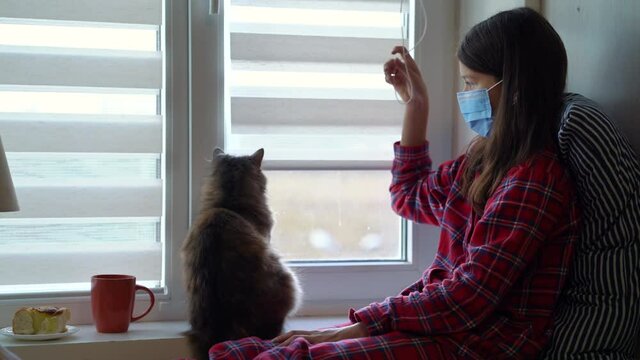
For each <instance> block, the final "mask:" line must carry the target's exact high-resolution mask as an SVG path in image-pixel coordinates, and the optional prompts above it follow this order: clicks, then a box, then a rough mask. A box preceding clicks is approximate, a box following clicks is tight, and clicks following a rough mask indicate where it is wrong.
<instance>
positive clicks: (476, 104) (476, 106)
mask: <svg viewBox="0 0 640 360" xmlns="http://www.w3.org/2000/svg"><path fill="white" fill-rule="evenodd" d="M501 82H502V80H500V81H498V82H497V83H495V84H493V86H492V87H490V88H488V89H479V90H471V91H461V92H459V93H458V105H459V106H460V112H461V113H462V117H463V118H464V121H465V122H466V123H467V125H469V127H470V128H471V130H473V131H475V132H476V133H477V134H478V135H480V136H483V137H487V136H489V133H490V132H491V125H492V124H493V117H492V116H491V102H490V101H489V91H490V90H491V89H493V88H494V87H496V86H497V85H498V84H500V83H501Z"/></svg>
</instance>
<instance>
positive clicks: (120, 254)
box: [0, 0, 164, 295]
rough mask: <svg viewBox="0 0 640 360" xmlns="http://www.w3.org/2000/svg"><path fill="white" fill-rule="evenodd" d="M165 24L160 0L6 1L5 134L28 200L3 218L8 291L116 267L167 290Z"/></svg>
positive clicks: (67, 281)
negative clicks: (164, 265) (164, 248)
mask: <svg viewBox="0 0 640 360" xmlns="http://www.w3.org/2000/svg"><path fill="white" fill-rule="evenodd" d="M162 21H163V3H162V1H161V0H136V1H130V0H109V1H99V0H58V1H48V0H3V1H2V2H0V135H1V136H2V140H3V143H4V145H5V150H6V151H7V158H8V161H9V166H10V169H11V172H12V176H13V180H14V184H15V186H16V193H17V196H18V198H19V201H20V205H21V211H19V212H16V213H0V295H1V294H14V293H20V292H31V291H57V290H74V289H85V290H86V289H88V287H86V283H87V282H88V281H89V280H90V276H91V275H93V274H96V273H105V272H110V273H113V272H117V273H131V274H133V275H136V276H137V277H138V279H139V280H142V281H143V282H145V281H146V282H147V285H152V286H158V285H159V283H160V280H161V272H162V268H161V266H162V265H161V264H162V245H161V243H162V229H163V226H162V215H163V174H162V173H163V144H164V141H163V127H164V111H163V101H162V88H163V81H164V80H163V54H162V51H161V50H162V43H163V36H162V32H161V29H162ZM8 274H12V276H7V275H8Z"/></svg>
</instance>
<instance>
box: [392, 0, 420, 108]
mask: <svg viewBox="0 0 640 360" xmlns="http://www.w3.org/2000/svg"><path fill="white" fill-rule="evenodd" d="M404 1H405V0H400V13H401V14H402V16H403V20H402V27H401V28H400V32H401V33H402V34H401V37H402V47H403V50H402V51H403V55H405V56H406V55H408V54H409V53H411V52H412V51H413V50H414V49H415V48H416V46H418V45H419V44H420V43H421V42H422V40H423V39H424V36H425V35H426V34H427V9H426V8H425V6H424V3H423V1H424V0H416V1H417V2H418V3H419V4H420V9H421V10H422V18H423V19H424V26H423V27H422V33H421V34H420V37H419V38H418V41H417V42H416V43H415V44H414V45H413V47H412V48H411V49H409V50H406V49H407V42H408V41H409V39H408V38H407V37H405V34H406V33H407V32H406V31H405V26H408V24H409V21H408V20H407V21H405V20H404V19H406V18H405V17H404ZM403 63H404V71H405V74H407V81H408V88H409V89H408V90H409V100H407V101H406V102H403V101H402V100H401V99H400V98H399V97H398V92H397V91H395V90H394V91H393V94H394V95H395V97H396V100H397V101H398V103H400V104H403V105H406V104H408V103H410V102H411V100H413V82H412V81H411V76H409V66H408V65H407V62H406V61H403Z"/></svg>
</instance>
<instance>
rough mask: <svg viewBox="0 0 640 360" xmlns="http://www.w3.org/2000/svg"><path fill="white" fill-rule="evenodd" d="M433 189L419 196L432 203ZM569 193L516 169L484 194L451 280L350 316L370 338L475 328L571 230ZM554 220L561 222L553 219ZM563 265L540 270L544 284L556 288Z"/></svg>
mask: <svg viewBox="0 0 640 360" xmlns="http://www.w3.org/2000/svg"><path fill="white" fill-rule="evenodd" d="M538 170H540V169H538ZM542 170H544V169H542ZM425 181H427V182H433V183H436V182H437V181H438V180H437V178H435V179H429V180H425ZM422 186H423V187H427V186H428V185H424V183H423V185H422ZM439 191H440V190H438V191H434V190H432V189H429V195H428V196H427V195H424V196H425V197H426V198H428V199H429V201H430V203H431V204H434V202H436V200H435V199H434V200H431V198H438V199H439V198H440V195H439V194H438V192H439ZM434 192H435V194H434ZM572 193H573V192H572V186H571V185H570V183H568V181H567V180H566V179H556V178H555V177H554V176H550V175H549V174H547V173H545V172H544V171H530V170H524V171H522V172H521V173H519V174H516V175H515V176H514V177H510V178H509V179H508V180H507V181H505V182H503V184H502V185H501V186H500V187H499V188H498V189H496V191H495V192H494V194H493V195H492V197H491V198H490V199H489V201H488V203H487V206H486V207H485V212H484V214H483V215H482V218H481V219H480V220H478V222H477V223H476V225H475V229H474V231H473V234H472V235H471V237H470V239H469V244H468V246H467V249H466V251H467V257H466V262H465V263H463V264H461V265H460V266H458V267H457V268H456V270H455V271H454V272H453V275H452V277H451V278H449V279H446V280H444V281H442V282H439V283H433V284H426V285H425V286H424V288H423V289H422V291H414V292H411V293H408V294H407V293H403V294H401V295H400V296H396V297H389V298H387V299H386V300H385V301H383V302H380V303H373V304H371V305H369V306H367V307H365V308H362V309H360V310H358V311H356V312H352V313H351V314H350V318H351V321H353V322H363V323H365V324H366V326H367V328H368V330H369V333H370V334H371V335H379V334H384V333H387V332H390V331H394V330H399V331H406V332H413V333H417V334H424V335H429V334H446V333H453V332H459V331H465V330H468V329H471V328H473V327H475V326H477V325H478V324H480V322H481V321H482V320H483V319H484V318H485V317H487V316H488V315H489V314H491V313H493V311H494V309H495V308H496V306H497V305H498V304H499V303H500V302H501V300H502V299H503V297H504V295H505V294H506V293H507V292H508V291H509V290H510V288H511V286H512V285H513V284H514V283H516V281H517V279H518V278H519V277H520V275H521V274H522V273H523V271H524V270H525V268H526V267H527V265H528V264H530V263H531V262H532V260H533V259H534V257H535V256H536V253H537V252H538V250H539V249H540V246H541V244H542V243H543V242H544V241H545V240H546V239H547V238H548V237H549V236H550V235H552V234H554V233H555V232H557V231H566V229H567V227H571V228H572V229H576V228H577V225H576V223H577V221H578V220H577V218H578V217H577V215H576V214H575V208H574V207H571V206H569V205H570V203H569V202H570V201H572V200H571V199H572V197H571V196H572V195H571V194H572ZM569 209H573V210H569ZM567 213H569V216H568V217H567ZM429 214H433V212H431V213H429ZM429 216H433V215H429ZM559 219H564V220H563V222H562V223H559ZM569 233H570V234H571V235H570V236H569V237H568V239H567V244H568V245H567V246H572V244H573V241H575V238H576V237H577V231H570V232H569ZM563 246H564V245H563ZM566 253H567V252H565V254H566ZM549 256H558V257H561V256H562V255H554V254H549ZM554 262H556V260H555V259H554ZM568 262H569V260H568V259H566V258H558V259H557V263H558V264H559V265H558V267H559V268H561V269H560V270H562V271H563V272H564V273H563V272H561V273H559V274H548V277H547V278H545V281H546V282H545V284H544V287H545V288H548V287H551V288H554V289H559V288H560V287H561V285H558V284H561V283H562V282H563V281H564V278H565V276H564V275H562V274H566V271H568ZM535 286H543V284H536V285H535ZM547 286H548V287H547ZM558 291H559V290H558Z"/></svg>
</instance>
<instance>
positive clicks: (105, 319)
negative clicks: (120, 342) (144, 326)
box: [91, 275, 156, 333]
mask: <svg viewBox="0 0 640 360" xmlns="http://www.w3.org/2000/svg"><path fill="white" fill-rule="evenodd" d="M138 290H142V291H145V292H146V293H147V294H149V298H150V300H151V304H150V305H149V308H147V310H145V311H144V312H143V313H142V315H140V316H133V302H134V300H135V298H136V291H138ZM155 302H156V298H155V296H153V293H152V292H151V290H149V288H147V287H144V286H142V285H136V278H135V276H131V275H94V276H92V277H91V310H92V312H93V321H94V323H95V324H96V329H97V330H98V332H102V333H121V332H126V331H127V330H128V329H129V324H130V323H131V322H133V321H136V320H140V319H142V318H143V317H144V316H145V315H147V314H148V313H149V311H151V308H153V305H154V304H155Z"/></svg>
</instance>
